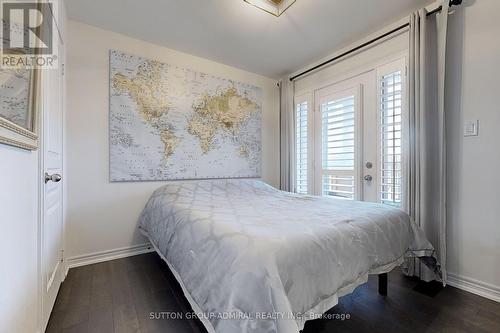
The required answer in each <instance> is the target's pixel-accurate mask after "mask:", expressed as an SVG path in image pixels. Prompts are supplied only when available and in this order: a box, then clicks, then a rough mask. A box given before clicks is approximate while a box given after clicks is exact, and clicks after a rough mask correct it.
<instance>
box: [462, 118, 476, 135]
mask: <svg viewBox="0 0 500 333" xmlns="http://www.w3.org/2000/svg"><path fill="white" fill-rule="evenodd" d="M478 130H479V120H467V121H466V122H465V124H464V136H478V135H479V132H478Z"/></svg>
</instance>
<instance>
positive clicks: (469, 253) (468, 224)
mask: <svg viewBox="0 0 500 333" xmlns="http://www.w3.org/2000/svg"><path fill="white" fill-rule="evenodd" d="M499 13H500V1H498V0H476V1H471V0H468V1H464V5H462V6H461V7H460V8H459V9H456V12H455V14H453V15H451V16H450V26H449V32H448V36H449V40H448V43H449V49H448V56H447V62H448V65H447V66H448V67H447V84H448V88H447V100H446V103H447V110H446V112H447V124H448V125H447V128H448V137H447V139H448V172H449V174H448V176H449V177H448V216H449V220H448V268H449V271H450V273H452V274H453V275H452V277H453V276H455V277H458V278H459V279H464V280H466V281H467V280H468V281H470V282H473V283H474V282H475V283H479V284H480V285H481V284H482V285H483V286H485V287H487V288H488V287H489V288H490V289H493V290H495V289H496V291H497V292H498V297H499V300H500V102H499V97H500V94H499V88H498V87H499V80H500V41H499V37H498V36H500V20H499V19H498V18H499ZM475 119H479V120H480V126H479V136H478V137H467V138H464V137H463V120H475Z"/></svg>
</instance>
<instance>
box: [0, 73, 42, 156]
mask: <svg viewBox="0 0 500 333" xmlns="http://www.w3.org/2000/svg"><path fill="white" fill-rule="evenodd" d="M39 79H40V73H39V70H38V69H29V68H22V67H20V68H0V143H3V144H7V145H11V146H15V147H19V148H23V149H28V150H36V149H37V148H38V104H39V103H38V100H39V98H38V96H39V86H40V84H39Z"/></svg>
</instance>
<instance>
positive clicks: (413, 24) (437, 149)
mask: <svg viewBox="0 0 500 333" xmlns="http://www.w3.org/2000/svg"><path fill="white" fill-rule="evenodd" d="M442 6H443V9H442V12H441V13H439V14H437V15H436V17H435V18H432V17H429V18H427V16H426V14H427V12H426V10H424V9H422V10H419V11H418V12H415V13H413V14H412V15H410V57H409V78H408V79H409V117H408V121H407V123H406V124H405V126H407V131H406V132H407V133H408V136H407V137H406V138H404V139H406V140H407V141H406V146H407V147H409V149H408V154H407V155H406V156H405V161H404V162H405V168H406V170H407V171H408V176H407V180H406V188H407V190H406V193H407V195H406V198H405V208H406V210H407V212H408V213H409V214H410V216H411V217H412V218H413V219H414V221H415V222H416V223H417V224H418V225H419V226H420V227H421V228H422V229H423V230H424V231H425V233H426V235H427V237H428V239H429V240H430V241H431V243H432V244H433V245H434V247H435V249H436V251H437V257H438V260H439V262H440V264H441V270H442V282H443V284H446V146H445V135H446V133H445V122H444V119H445V118H444V112H445V105H444V86H445V57H446V34H447V25H448V8H449V6H448V1H447V0H446V1H445V2H443V5H442ZM404 270H405V273H406V274H408V275H414V276H418V277H420V278H421V279H423V280H425V281H430V280H434V279H436V278H437V277H436V276H435V274H434V273H433V272H432V271H431V270H429V269H428V268H427V267H426V266H425V265H423V264H421V263H420V262H419V261H418V260H416V259H410V260H408V261H407V262H406V263H405V266H404Z"/></svg>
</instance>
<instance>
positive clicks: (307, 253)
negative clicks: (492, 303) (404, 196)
mask: <svg viewBox="0 0 500 333" xmlns="http://www.w3.org/2000/svg"><path fill="white" fill-rule="evenodd" d="M139 224H140V229H141V230H142V231H143V232H144V233H145V234H146V235H147V236H148V237H149V239H150V241H151V243H152V244H153V245H154V246H155V248H156V249H157V251H158V252H159V254H160V255H161V256H162V257H163V258H164V260H165V261H166V262H167V263H168V264H169V266H170V268H171V269H172V271H173V273H174V275H175V276H176V278H177V279H178V280H179V282H180V284H181V286H182V288H183V290H184V293H185V294H186V297H187V298H188V300H189V301H190V303H191V305H192V306H193V309H194V310H195V311H196V312H200V311H201V312H203V316H201V317H202V318H201V320H202V322H203V323H204V325H205V327H206V328H207V330H208V331H209V332H219V333H235V332H258V333H267V332H298V331H299V330H301V329H302V328H303V326H304V323H305V321H306V320H308V319H311V318H315V316H316V317H317V315H318V314H319V315H321V314H322V313H324V312H325V311H327V310H328V309H330V308H331V307H333V306H334V305H335V304H337V302H338V297H340V296H342V295H344V294H346V293H349V292H351V291H352V290H353V289H354V288H355V287H356V286H358V285H360V284H362V283H364V282H366V280H367V276H368V274H370V273H371V274H375V273H382V272H387V271H390V270H391V269H392V268H394V267H395V266H396V265H400V264H401V263H402V261H403V259H404V256H412V255H415V256H419V257H426V262H427V263H434V264H436V261H435V259H434V249H433V247H432V245H431V244H430V243H429V242H428V241H427V240H426V239H425V237H424V236H423V233H422V232H421V231H420V230H419V229H418V227H417V226H416V225H415V224H414V223H413V222H412V221H410V219H409V217H408V215H406V214H405V213H404V212H402V211H400V210H398V209H395V208H391V207H388V206H384V205H380V204H373V203H366V202H357V201H347V200H341V199H332V198H320V197H313V196H305V195H297V194H291V193H287V192H282V191H278V190H276V189H274V188H272V187H271V186H268V185H266V184H264V183H262V182H260V181H256V180H215V181H192V182H179V183H171V184H169V185H166V186H163V187H161V188H159V189H158V190H156V191H155V192H154V194H153V195H152V196H151V198H150V200H149V202H148V203H147V205H146V207H145V209H144V211H143V213H142V214H141V217H140V220H139ZM434 268H435V271H437V270H438V267H437V265H435V267H434Z"/></svg>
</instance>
